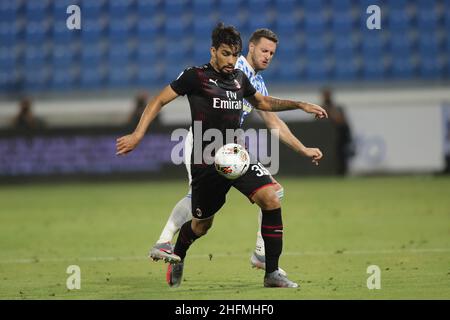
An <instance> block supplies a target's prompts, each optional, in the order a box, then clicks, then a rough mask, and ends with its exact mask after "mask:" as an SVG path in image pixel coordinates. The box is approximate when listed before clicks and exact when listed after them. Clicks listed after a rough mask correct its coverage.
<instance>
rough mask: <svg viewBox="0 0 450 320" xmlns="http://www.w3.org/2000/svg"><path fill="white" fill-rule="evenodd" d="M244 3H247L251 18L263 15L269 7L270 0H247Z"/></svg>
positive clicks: (267, 11)
mask: <svg viewBox="0 0 450 320" xmlns="http://www.w3.org/2000/svg"><path fill="white" fill-rule="evenodd" d="M245 3H246V4H247V9H248V11H249V12H251V15H252V18H255V17H256V16H259V15H265V14H267V13H269V11H270V9H271V6H270V0H248V1H246V2H245Z"/></svg>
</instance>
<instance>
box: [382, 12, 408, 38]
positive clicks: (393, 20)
mask: <svg viewBox="0 0 450 320" xmlns="http://www.w3.org/2000/svg"><path fill="white" fill-rule="evenodd" d="M388 22H389V23H388V24H389V29H390V31H391V32H395V33H404V32H407V31H410V30H411V16H410V15H409V13H408V12H407V11H404V10H390V11H389V19H388Z"/></svg>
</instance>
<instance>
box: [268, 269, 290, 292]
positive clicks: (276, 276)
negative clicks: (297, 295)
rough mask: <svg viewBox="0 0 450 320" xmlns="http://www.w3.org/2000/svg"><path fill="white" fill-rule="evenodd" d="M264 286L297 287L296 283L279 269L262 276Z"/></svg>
mask: <svg viewBox="0 0 450 320" xmlns="http://www.w3.org/2000/svg"><path fill="white" fill-rule="evenodd" d="M264 287H266V288H298V284H297V283H295V282H293V281H291V280H289V279H288V278H287V277H286V276H284V275H282V274H281V273H280V272H279V271H274V272H271V273H269V274H266V275H265V276H264Z"/></svg>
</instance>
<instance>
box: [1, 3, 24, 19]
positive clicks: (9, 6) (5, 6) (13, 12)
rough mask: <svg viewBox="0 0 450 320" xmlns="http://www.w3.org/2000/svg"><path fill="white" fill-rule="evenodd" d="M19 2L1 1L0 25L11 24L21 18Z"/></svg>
mask: <svg viewBox="0 0 450 320" xmlns="http://www.w3.org/2000/svg"><path fill="white" fill-rule="evenodd" d="M19 5H20V3H19V1H16V0H4V1H0V23H5V24H11V23H13V22H15V21H17V19H18V16H19Z"/></svg>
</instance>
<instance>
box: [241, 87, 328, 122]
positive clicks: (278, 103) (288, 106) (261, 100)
mask: <svg viewBox="0 0 450 320" xmlns="http://www.w3.org/2000/svg"><path fill="white" fill-rule="evenodd" d="M245 99H246V100H247V101H248V102H250V103H251V104H252V105H253V106H254V107H255V108H256V109H258V110H262V111H270V112H279V111H286V110H295V109H301V110H303V111H305V112H307V113H313V114H315V116H316V118H317V119H323V118H328V114H327V112H326V111H325V109H323V108H322V107H321V106H318V105H316V104H314V103H309V102H304V101H292V100H283V99H278V98H274V97H271V96H263V95H262V94H260V93H259V92H256V93H255V94H254V95H253V96H251V97H246V98H245Z"/></svg>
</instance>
